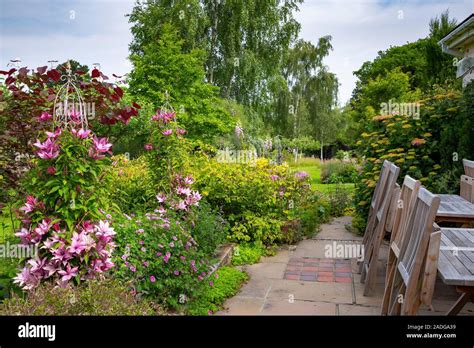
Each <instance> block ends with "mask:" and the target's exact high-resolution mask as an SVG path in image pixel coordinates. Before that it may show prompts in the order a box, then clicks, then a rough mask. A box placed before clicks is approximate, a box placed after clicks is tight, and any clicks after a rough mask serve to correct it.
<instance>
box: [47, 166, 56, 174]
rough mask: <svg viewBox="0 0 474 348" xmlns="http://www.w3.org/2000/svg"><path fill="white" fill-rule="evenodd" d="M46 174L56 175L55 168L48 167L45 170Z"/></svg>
mask: <svg viewBox="0 0 474 348" xmlns="http://www.w3.org/2000/svg"><path fill="white" fill-rule="evenodd" d="M46 173H48V174H49V175H54V174H56V168H54V167H48V169H46Z"/></svg>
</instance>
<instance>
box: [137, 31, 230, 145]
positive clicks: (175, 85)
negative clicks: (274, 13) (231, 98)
mask: <svg viewBox="0 0 474 348" xmlns="http://www.w3.org/2000/svg"><path fill="white" fill-rule="evenodd" d="M161 29H162V32H161V35H160V37H159V39H158V40H150V41H149V42H147V43H146V44H144V45H143V47H142V50H143V52H142V53H141V54H132V55H131V56H130V60H131V61H132V63H133V65H134V69H133V71H132V72H131V73H130V81H129V83H130V89H129V91H130V93H131V95H133V96H137V97H140V98H142V99H144V100H145V101H148V102H150V103H152V105H153V106H154V107H155V108H156V109H157V108H160V107H161V106H162V105H163V104H165V102H168V100H167V97H166V95H165V92H166V91H167V92H168V93H169V98H170V100H169V102H170V103H171V104H172V105H174V108H175V110H176V111H177V112H178V114H179V116H180V120H181V123H182V124H183V125H184V127H185V128H186V130H187V131H188V133H189V137H190V138H200V139H203V140H207V141H208V142H211V141H212V139H213V138H214V137H215V136H217V135H221V134H224V133H227V132H229V131H230V130H231V129H232V127H233V123H234V121H233V119H232V117H231V116H230V114H229V113H227V111H226V109H225V107H224V105H223V104H222V102H221V101H220V99H219V98H218V95H217V91H218V89H217V88H216V87H214V86H212V85H211V84H208V83H205V82H204V76H205V72H204V68H203V62H204V59H205V54H204V52H203V51H202V50H199V49H193V50H191V51H190V52H183V50H182V48H183V47H182V46H183V41H182V40H181V39H179V36H178V34H177V32H176V30H175V29H173V27H172V26H171V25H169V24H164V25H163V26H162V27H161ZM149 116H151V115H149Z"/></svg>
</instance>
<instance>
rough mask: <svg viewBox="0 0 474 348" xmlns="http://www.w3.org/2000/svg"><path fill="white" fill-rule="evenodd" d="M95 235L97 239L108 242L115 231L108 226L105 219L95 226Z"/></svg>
mask: <svg viewBox="0 0 474 348" xmlns="http://www.w3.org/2000/svg"><path fill="white" fill-rule="evenodd" d="M95 230H96V236H97V237H99V239H101V240H103V241H104V242H105V243H108V242H110V241H111V240H112V238H113V237H114V236H115V234H116V233H115V231H114V229H113V228H112V227H110V226H109V223H108V222H107V221H102V220H100V221H99V224H98V225H96V226H95Z"/></svg>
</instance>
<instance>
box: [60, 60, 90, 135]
mask: <svg viewBox="0 0 474 348" xmlns="http://www.w3.org/2000/svg"><path fill="white" fill-rule="evenodd" d="M61 81H64V84H63V85H62V86H61V87H60V88H59V90H58V92H57V93H56V97H55V99H54V109H53V125H54V128H58V127H59V128H62V129H66V128H71V129H72V128H78V127H79V128H82V129H87V128H88V124H87V115H86V104H85V102H84V99H83V97H82V94H81V90H80V88H78V87H77V83H78V82H77V78H76V76H75V75H74V74H73V73H72V69H71V63H70V62H69V61H68V62H67V64H66V74H64V75H63V76H61Z"/></svg>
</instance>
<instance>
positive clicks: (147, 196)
mask: <svg viewBox="0 0 474 348" xmlns="http://www.w3.org/2000/svg"><path fill="white" fill-rule="evenodd" d="M112 162H113V164H112V166H111V167H110V168H109V170H110V184H109V199H110V201H111V202H115V204H117V205H118V206H119V208H120V210H121V211H122V212H124V213H128V214H130V213H134V212H137V211H145V210H147V209H148V208H150V207H152V204H154V203H155V202H156V198H155V195H156V190H155V189H154V184H153V181H152V179H151V174H150V170H149V168H148V162H147V161H146V159H145V157H143V156H142V157H138V158H136V159H133V160H128V159H127V158H126V157H125V156H124V155H119V156H114V157H112Z"/></svg>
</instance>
